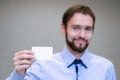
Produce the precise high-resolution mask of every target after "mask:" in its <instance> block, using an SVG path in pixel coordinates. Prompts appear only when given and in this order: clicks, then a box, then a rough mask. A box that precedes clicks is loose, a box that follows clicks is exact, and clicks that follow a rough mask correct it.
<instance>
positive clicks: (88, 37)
mask: <svg viewBox="0 0 120 80" xmlns="http://www.w3.org/2000/svg"><path fill="white" fill-rule="evenodd" d="M86 39H87V40H88V42H90V40H91V39H92V34H88V35H86Z"/></svg>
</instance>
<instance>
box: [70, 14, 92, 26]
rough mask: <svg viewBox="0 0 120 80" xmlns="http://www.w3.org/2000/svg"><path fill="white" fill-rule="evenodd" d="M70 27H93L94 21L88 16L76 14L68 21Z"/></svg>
mask: <svg viewBox="0 0 120 80" xmlns="http://www.w3.org/2000/svg"><path fill="white" fill-rule="evenodd" d="M68 25H81V26H93V19H92V17H91V16H90V15H88V14H82V13H75V14H74V15H73V16H72V17H71V19H70V20H69V21H68Z"/></svg>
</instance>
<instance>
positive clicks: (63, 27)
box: [61, 24, 66, 35]
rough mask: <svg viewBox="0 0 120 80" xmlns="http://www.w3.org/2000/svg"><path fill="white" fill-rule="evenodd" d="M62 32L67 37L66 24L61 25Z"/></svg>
mask: <svg viewBox="0 0 120 80" xmlns="http://www.w3.org/2000/svg"><path fill="white" fill-rule="evenodd" d="M61 31H62V33H63V34H64V35H65V33H66V31H65V25H64V24H61Z"/></svg>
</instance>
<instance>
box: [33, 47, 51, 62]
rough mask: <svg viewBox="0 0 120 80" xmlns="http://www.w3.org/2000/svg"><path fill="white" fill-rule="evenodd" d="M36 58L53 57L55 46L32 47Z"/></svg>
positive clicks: (49, 58) (46, 58)
mask: <svg viewBox="0 0 120 80" xmlns="http://www.w3.org/2000/svg"><path fill="white" fill-rule="evenodd" d="M32 51H33V52H34V53H35V57H36V60H51V59H52V57H53V47H32Z"/></svg>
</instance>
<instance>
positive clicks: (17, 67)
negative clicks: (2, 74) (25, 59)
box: [15, 65, 30, 70]
mask: <svg viewBox="0 0 120 80" xmlns="http://www.w3.org/2000/svg"><path fill="white" fill-rule="evenodd" d="M29 67H30V65H20V66H16V67H15V69H16V70H25V69H28V68H29Z"/></svg>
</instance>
